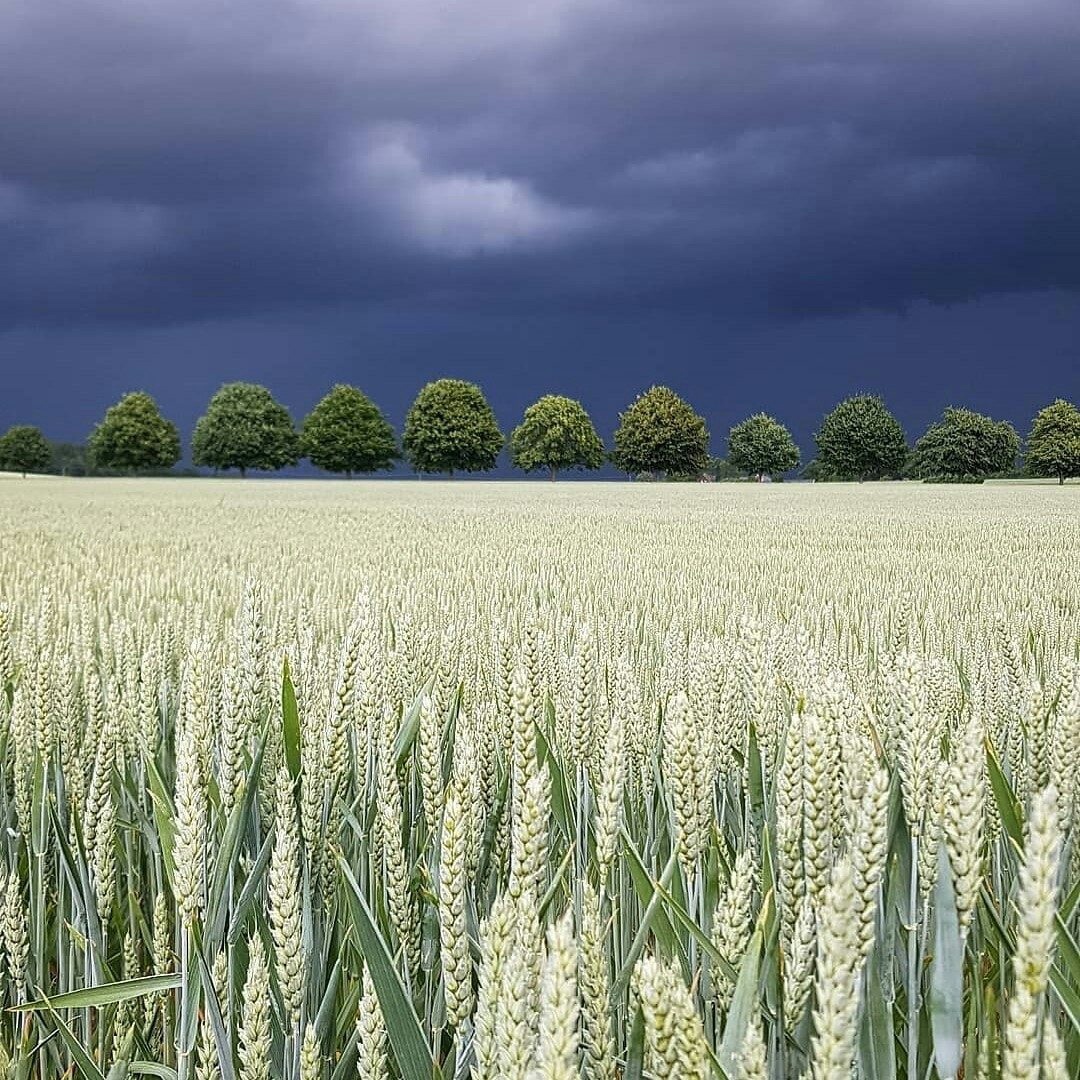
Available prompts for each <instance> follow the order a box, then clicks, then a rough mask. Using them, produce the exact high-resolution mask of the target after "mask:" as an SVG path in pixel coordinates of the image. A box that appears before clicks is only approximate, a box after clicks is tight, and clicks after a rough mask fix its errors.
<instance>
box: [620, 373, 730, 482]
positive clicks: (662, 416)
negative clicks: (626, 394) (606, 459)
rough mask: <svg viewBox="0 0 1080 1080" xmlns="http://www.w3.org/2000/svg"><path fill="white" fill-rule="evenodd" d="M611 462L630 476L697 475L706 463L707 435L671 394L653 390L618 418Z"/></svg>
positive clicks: (698, 419) (664, 389) (697, 419)
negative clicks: (638, 474) (647, 474)
mask: <svg viewBox="0 0 1080 1080" xmlns="http://www.w3.org/2000/svg"><path fill="white" fill-rule="evenodd" d="M611 460H612V462H613V463H614V464H615V467H616V468H618V469H620V470H622V471H623V472H625V473H631V474H634V473H645V472H654V473H664V474H665V475H668V476H671V475H675V474H685V473H700V472H702V471H703V470H704V469H705V467H706V466H707V465H708V463H709V431H708V428H706V426H705V421H704V420H703V419H702V417H700V416H698V414H697V413H696V412H694V410H693V409H692V408H691V407H690V406H689V405H688V404H687V403H686V402H685V401H683V399H682V398H681V397H679V395H678V394H676V393H675V391H674V390H670V389H668V387H666V386H654V387H652V388H651V389H649V390H647V391H646V392H645V393H644V394H640V395H639V396H638V397H637V399H636V400H635V401H634V402H633V404H631V405H630V406H629V408H628V409H627V410H626V411H625V412H624V413H622V414H621V415H620V416H619V427H618V430H617V431H616V432H615V449H614V450H613V451H612V454H611Z"/></svg>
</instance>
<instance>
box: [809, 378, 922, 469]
mask: <svg viewBox="0 0 1080 1080" xmlns="http://www.w3.org/2000/svg"><path fill="white" fill-rule="evenodd" d="M814 441H815V442H816V443H817V450H818V455H817V462H818V469H819V470H820V474H821V475H822V476H828V477H829V478H830V479H833V480H884V479H886V478H888V477H895V476H899V475H900V473H901V472H902V470H903V468H904V462H905V461H906V460H907V452H908V449H907V439H906V438H905V436H904V429H903V428H902V427H901V426H900V421H899V420H897V419H896V417H895V416H893V414H892V413H891V412H889V410H888V409H887V408H886V407H885V402H883V401H882V400H881V398H879V397H874V396H872V395H870V394H861V395H858V396H856V397H850V398H848V399H847V400H845V401H841V402H840V404H839V405H837V406H836V408H835V409H833V411H832V412H831V413H829V415H828V416H826V417H825V419H824V420H823V421H822V423H821V430H820V431H818V433H817V434H816V435H815V436H814Z"/></svg>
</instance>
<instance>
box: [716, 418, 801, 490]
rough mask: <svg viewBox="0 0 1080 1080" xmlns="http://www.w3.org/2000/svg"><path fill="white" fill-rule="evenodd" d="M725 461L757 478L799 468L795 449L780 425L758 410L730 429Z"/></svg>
mask: <svg viewBox="0 0 1080 1080" xmlns="http://www.w3.org/2000/svg"><path fill="white" fill-rule="evenodd" d="M728 461H729V462H730V463H731V464H732V465H734V466H735V467H736V468H737V469H741V470H742V471H743V472H745V473H749V474H750V475H752V476H756V477H758V479H761V477H763V476H778V475H779V474H781V473H786V472H787V471H788V470H789V469H797V468H798V467H799V448H798V447H797V446H796V445H795V440H794V439H793V438H792V437H791V432H789V431H788V429H787V428H786V427H784V425H783V424H781V423H780V422H779V421H778V420H775V419H774V418H773V417H771V416H769V415H767V414H766V413H758V414H757V415H755V416H751V417H750V418H749V419H747V420H744V421H743V422H742V423H741V424H736V425H735V426H734V427H733V428H732V429H731V432H730V434H729V435H728Z"/></svg>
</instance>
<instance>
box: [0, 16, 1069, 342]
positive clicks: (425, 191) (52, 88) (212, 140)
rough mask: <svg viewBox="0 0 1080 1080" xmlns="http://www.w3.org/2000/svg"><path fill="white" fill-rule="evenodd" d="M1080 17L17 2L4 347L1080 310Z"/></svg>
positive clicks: (5, 56) (6, 154)
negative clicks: (303, 318) (113, 331)
mask: <svg viewBox="0 0 1080 1080" xmlns="http://www.w3.org/2000/svg"><path fill="white" fill-rule="evenodd" d="M1078 50H1080V9H1078V7H1077V5H1076V4H1075V3H1073V2H1072V0H1062V2H1051V0H1034V2H1028V3H1024V4H1018V3H1015V2H1011V0H1009V2H1007V0H936V2H933V3H931V2H923V0H916V2H908V3H903V4H899V5H897V4H885V3H877V2H868V0H861V2H854V0H850V2H827V0H821V2H814V0H786V2H785V0H758V2H749V0H748V2H745V3H716V2H715V0H702V2H688V0H675V2H673V3H664V4H656V3H654V2H651V0H650V2H645V0H641V2H636V0H633V2H627V0H610V2H609V0H541V2H538V3H535V4H520V5H519V4H505V3H503V2H501V0H500V2H496V0H465V2H463V3H458V4H454V5H446V4H441V3H435V2H434V0H431V2H428V0H412V2H410V3H401V2H400V0H366V2H365V3H363V4H356V3H354V2H352V0H340V2H339V0H263V2H261V3H258V4H256V3H248V2H246V0H245V2H240V3H233V4H229V5H222V4H220V3H216V2H215V3H209V2H207V0H192V2H189V3H185V4H161V3H152V2H149V0H78V2H75V0H72V2H69V3H65V2H62V0H61V2H57V0H54V2H52V3H49V4H40V3H36V2H33V0H14V3H12V2H10V0H9V3H7V4H6V5H4V7H3V9H2V10H0V100H3V102H4V107H3V108H2V109H0V250H2V251H3V259H2V262H0V326H7V327H12V326H19V325H23V326H25V325H31V326H33V325H37V326H49V325H67V324H70V323H72V322H79V321H87V320H97V321H104V322H110V323H112V322H132V323H141V324H170V323H180V322H185V321H191V320H197V319H206V318H218V317H242V316H258V315H260V314H262V313H268V312H281V311H283V310H288V309H296V310H300V309H310V308H315V307H318V306H320V305H341V304H359V305H364V304H385V303H417V304H423V305H427V306H431V305H440V304H441V305H447V306H448V307H453V308H454V309H455V310H462V309H468V308H470V307H471V308H474V309H477V310H513V309H514V307H515V305H520V304H525V305H529V306H531V307H542V306H544V305H552V306H560V305H563V306H565V305H570V306H575V305H577V306H581V307H583V308H588V309H599V308H604V307H606V308H609V309H611V310H618V309H619V307H620V305H631V306H633V305H639V304H642V303H648V304H652V305H655V306H657V307H660V308H663V307H674V308H688V309H691V310H702V311H710V310H716V309H718V308H719V309H724V308H725V307H726V308H728V309H730V310H731V311H732V312H733V313H745V312H746V311H747V310H753V309H757V310H759V311H761V312H764V313H768V312H780V313H784V314H797V315H814V314H822V313H836V312H839V313H843V312H851V311H857V310H861V309H865V308H881V309H898V308H903V307H905V306H907V305H909V304H911V303H914V302H917V301H920V300H929V301H931V302H940V301H947V302H956V301H962V300H968V299H972V298H977V297H979V296H981V295H984V294H987V293H994V292H1004V291H1009V292H1025V291H1031V290H1040V289H1051V288H1058V289H1071V288H1075V287H1077V286H1078V285H1080V258H1078V256H1080V214H1078V213H1077V210H1076V199H1075V192H1076V191H1077V190H1078V189H1080V149H1078V144H1077V142H1076V138H1075V132H1076V131H1077V130H1078V128H1080V64H1077V63H1076V56H1077V55H1078V54H1080V52H1078Z"/></svg>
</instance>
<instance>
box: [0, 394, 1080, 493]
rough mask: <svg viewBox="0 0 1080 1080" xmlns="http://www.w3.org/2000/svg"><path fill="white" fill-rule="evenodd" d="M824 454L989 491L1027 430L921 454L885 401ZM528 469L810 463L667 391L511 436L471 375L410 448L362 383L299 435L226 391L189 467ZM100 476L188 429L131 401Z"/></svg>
mask: <svg viewBox="0 0 1080 1080" xmlns="http://www.w3.org/2000/svg"><path fill="white" fill-rule="evenodd" d="M814 441H815V444H816V448H817V456H816V457H815V458H814V459H813V461H811V462H810V463H809V464H808V465H807V466H806V468H805V469H804V471H803V476H805V477H806V478H808V479H814V480H884V479H900V478H912V479H921V480H926V481H931V482H935V481H936V482H978V481H981V480H983V479H985V478H987V477H989V476H997V475H1004V474H1009V473H1010V472H1012V471H1013V470H1014V469H1015V468H1016V466H1017V461H1018V459H1019V458H1020V457H1021V441H1020V437H1019V435H1018V434H1017V432H1016V430H1015V428H1014V427H1013V426H1012V425H1011V424H1009V423H1008V422H1007V421H1004V420H994V419H992V418H991V417H988V416H983V415H981V414H980V413H977V412H974V411H972V410H971V409H963V408H948V409H946V410H945V411H944V413H943V414H942V416H941V418H940V419H939V420H938V421H936V422H935V423H933V424H931V425H930V427H929V428H928V429H927V430H926V432H925V433H924V434H923V435H922V436H921V437H920V438H919V439H918V440H917V441H916V442H915V444H914V446H909V445H908V441H907V437H906V436H905V434H904V429H903V428H902V427H901V425H900V422H899V421H898V420H897V419H896V417H895V416H893V414H892V413H891V412H890V411H889V409H888V408H887V407H886V405H885V403H884V401H883V400H882V399H881V398H880V397H877V396H874V395H870V394H861V395H856V396H854V397H849V398H847V399H845V400H844V401H842V402H840V403H839V404H838V405H837V406H836V407H835V408H834V409H833V410H832V411H831V412H830V413H829V414H828V415H827V416H826V417H825V418H824V419H823V421H822V423H821V426H820V428H819V430H818V431H817V432H816V434H815V435H814ZM507 445H508V446H509V451H510V460H511V462H512V464H513V465H514V466H515V467H516V468H519V469H521V470H523V471H524V472H527V473H529V472H534V471H543V472H546V473H547V474H548V476H549V477H550V478H551V479H552V480H554V479H555V478H556V477H557V475H558V474H559V473H560V472H564V471H566V470H571V469H579V470H593V469H598V468H600V467H601V466H602V465H603V464H604V463H605V462H606V461H610V462H611V463H612V464H613V465H615V467H616V468H618V469H619V470H620V471H622V472H625V473H627V474H628V475H629V476H632V477H663V478H665V479H693V478H698V477H710V476H711V478H716V479H728V478H735V477H752V478H755V479H765V478H779V477H782V476H783V475H784V474H786V473H790V472H792V471H793V470H795V469H797V468H799V466H800V464H801V460H800V454H799V449H798V447H797V446H796V445H795V440H794V439H793V438H792V437H791V433H790V432H789V431H788V429H787V428H786V427H785V426H784V425H783V424H782V423H781V422H780V421H779V420H777V419H776V418H774V417H772V416H770V415H768V414H767V413H757V414H756V415H754V416H751V417H749V418H748V419H746V420H744V421H742V422H741V423H739V424H736V425H735V426H734V427H733V428H732V429H731V430H730V432H729V434H728V456H727V458H726V459H720V460H718V459H714V458H711V457H710V454H709V431H708V428H707V426H706V423H705V420H704V418H703V417H702V416H700V415H699V414H698V413H697V412H695V411H694V409H693V408H692V407H691V406H690V405H689V404H688V403H687V402H686V401H684V400H683V399H682V398H681V397H680V396H679V395H678V394H676V393H675V392H674V391H673V390H671V389H669V388H668V387H666V386H654V387H652V388H650V389H649V390H647V391H645V392H644V393H642V394H639V395H638V397H637V398H636V399H635V400H634V401H633V402H632V403H631V404H630V405H629V406H628V407H627V408H626V409H625V410H624V411H623V412H622V413H621V414H620V416H619V425H618V428H617V429H616V431H615V435H614V439H613V442H612V446H611V448H610V449H606V448H605V446H604V444H603V441H602V440H601V438H600V436H599V434H598V433H597V431H596V427H595V425H594V424H593V422H592V419H591V418H590V416H589V414H588V413H587V412H586V410H585V408H584V407H583V406H582V404H581V402H579V401H575V400H574V399H572V398H568V397H563V396H561V395H557V394H547V395H544V396H543V397H541V398H540V399H539V400H537V401H535V402H534V403H533V404H532V405H530V406H529V407H528V408H527V409H526V410H525V413H524V415H523V416H522V419H521V422H520V423H519V424H518V425H517V427H515V428H514V429H513V431H512V432H511V433H510V436H509V439H507V438H506V437H505V436H504V434H503V432H502V431H501V429H500V428H499V424H498V421H497V420H496V418H495V413H494V412H493V411H492V408H491V406H490V405H489V404H488V402H487V399H486V398H485V397H484V394H483V392H482V391H481V389H480V387H479V386H477V385H476V384H475V383H470V382H465V381H464V380H461V379H439V380H437V381H435V382H431V383H428V384H427V385H426V386H425V387H424V388H423V389H422V390H421V391H420V393H419V394H418V395H417V397H416V400H415V401H414V402H413V404H412V406H411V407H410V409H409V412H408V414H407V416H406V418H405V425H404V429H403V431H402V435H401V440H400V444H399V441H398V438H397V433H396V432H395V431H394V428H393V426H392V425H391V424H390V422H389V421H388V420H387V419H386V417H385V415H384V414H383V412H382V410H381V409H379V407H378V406H377V405H376V404H375V403H374V402H373V401H372V400H371V399H370V398H369V397H368V396H367V395H366V394H364V393H363V392H362V391H361V390H359V389H357V388H356V387H355V386H346V385H342V384H339V385H337V386H334V387H333V388H332V389H331V390H330V391H329V392H328V393H327V394H326V396H325V397H323V399H322V400H321V401H320V402H319V403H318V404H317V405H316V406H315V407H314V408H313V409H312V410H311V412H310V413H309V414H308V415H307V416H306V417H305V418H304V420H303V422H302V423H301V424H300V426H299V428H297V427H296V425H295V424H294V423H293V419H292V417H291V416H290V414H289V411H288V409H287V408H286V407H285V406H284V405H282V404H281V403H280V402H278V401H277V400H275V398H274V397H273V395H272V394H271V393H270V391H269V390H268V389H267V388H266V387H265V386H259V385H256V384H254V383H243V382H235V383H228V384H226V385H224V386H222V387H221V389H220V390H218V391H217V393H216V394H214V396H213V397H212V398H211V400H210V403H209V405H208V406H207V409H206V412H205V413H204V414H203V415H202V416H201V417H200V418H199V420H198V422H197V423H196V424H195V430H194V432H193V434H192V439H191V452H192V461H193V463H194V464H195V465H196V466H201V467H206V468H211V469H213V470H214V471H215V472H225V471H228V470H230V469H236V470H238V471H239V473H240V475H241V476H244V475H246V474H247V471H248V470H249V469H254V470H260V471H275V470H278V469H281V468H284V467H285V466H287V465H295V464H297V463H298V462H299V461H300V460H301V459H303V458H306V459H308V460H309V461H310V462H311V463H312V464H313V465H314V466H316V467H317V468H319V469H322V470H324V471H326V472H330V473H338V474H344V475H345V476H349V477H351V476H353V475H355V474H358V473H360V474H367V473H375V472H380V471H384V470H388V469H391V468H393V467H394V465H395V463H396V462H397V461H398V460H400V459H402V458H404V459H405V460H406V461H407V462H408V463H409V465H410V466H411V467H412V468H413V469H414V470H415V471H416V472H418V473H431V474H443V475H450V476H453V475H455V474H457V473H483V472H487V471H489V470H490V469H493V468H494V467H495V463H496V461H497V459H498V457H499V454H500V453H501V452H502V450H503V448H504V447H505V446H507ZM87 451H88V456H89V461H90V463H91V465H92V467H95V468H98V469H101V470H108V471H114V472H121V473H137V472H151V471H163V470H169V469H171V468H172V467H173V466H175V465H176V463H177V462H178V461H179V460H180V457H181V443H180V433H179V430H178V429H177V427H176V425H175V424H174V423H173V422H172V421H170V420H168V419H166V418H165V417H164V416H163V415H162V414H161V411H160V410H159V408H158V406H157V403H156V402H155V401H154V399H153V398H152V397H151V396H150V395H149V394H146V393H142V392H136V393H131V394H126V395H125V396H124V397H123V398H121V399H120V401H119V402H117V403H116V404H115V405H113V406H112V407H111V408H110V409H109V410H108V411H107V412H106V413H105V416H104V417H103V419H102V420H101V422H100V423H99V424H98V425H97V426H96V427H95V428H94V430H93V431H92V432H91V434H90V437H89V440H88V443H87ZM54 458H55V450H54V448H53V446H52V445H51V444H50V443H49V442H48V440H47V439H46V438H45V437H44V435H42V433H41V432H40V431H39V430H38V429H37V428H35V427H32V426H29V425H17V426H15V427H12V428H11V429H9V430H8V431H7V432H6V434H4V435H3V436H0V469H6V470H11V471H17V472H22V473H24V474H25V473H28V472H44V471H47V470H48V469H49V468H50V467H51V466H52V465H53V462H54ZM1023 468H1024V471H1025V472H1026V473H1027V474H1028V475H1031V476H1045V477H1055V478H1057V479H1058V481H1059V482H1061V483H1064V482H1065V480H1066V479H1068V478H1070V477H1075V476H1080V410H1078V409H1077V407H1076V406H1075V405H1073V404H1071V403H1070V402H1067V401H1063V400H1060V399H1059V400H1057V401H1055V402H1053V403H1052V404H1050V405H1047V406H1046V408H1044V409H1042V410H1041V411H1040V412H1039V414H1038V415H1037V416H1036V417H1035V419H1034V421H1033V423H1032V427H1031V431H1030V433H1029V435H1028V438H1027V440H1026V445H1025V446H1024V447H1023Z"/></svg>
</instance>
